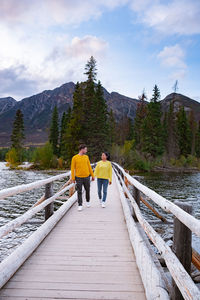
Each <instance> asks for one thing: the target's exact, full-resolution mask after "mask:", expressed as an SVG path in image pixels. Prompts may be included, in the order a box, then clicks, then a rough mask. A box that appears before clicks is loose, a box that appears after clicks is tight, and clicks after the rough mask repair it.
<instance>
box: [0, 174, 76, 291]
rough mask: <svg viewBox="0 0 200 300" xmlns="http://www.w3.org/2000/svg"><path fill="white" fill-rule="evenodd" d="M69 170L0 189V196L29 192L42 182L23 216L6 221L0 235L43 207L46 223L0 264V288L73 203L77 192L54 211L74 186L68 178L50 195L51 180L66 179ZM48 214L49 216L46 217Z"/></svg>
mask: <svg viewBox="0 0 200 300" xmlns="http://www.w3.org/2000/svg"><path fill="white" fill-rule="evenodd" d="M70 174H71V173H70V172H68V173H64V174H60V175H57V176H53V177H50V178H48V179H44V180H39V181H36V182H33V183H30V184H24V185H19V186H15V187H12V188H8V189H4V190H2V191H0V199H4V198H6V197H9V196H13V195H17V194H19V193H23V192H27V191H31V190H33V189H36V188H39V187H42V186H44V185H45V194H44V195H43V196H42V197H41V198H40V199H39V200H38V201H37V202H36V203H35V204H34V205H33V206H32V207H31V208H30V209H29V210H28V211H26V212H25V213H24V214H23V215H21V216H19V217H17V218H16V219H14V220H12V221H10V222H8V223H7V224H5V225H4V226H2V227H1V228H0V238H2V237H4V236H6V235H7V234H8V233H10V232H12V231H13V230H14V229H16V228H17V227H20V226H21V225H22V224H23V223H25V222H27V221H28V220H30V219H31V218H32V217H33V216H34V215H35V214H37V213H38V212H40V211H41V210H43V209H45V222H44V223H43V224H42V225H41V226H40V227H39V228H38V229H37V230H36V231H35V232H34V233H33V234H32V235H31V236H30V237H28V238H27V240H26V241H25V242H24V243H23V244H22V245H20V246H19V247H18V248H17V249H16V250H15V251H13V252H12V253H11V254H10V255H9V256H8V257H7V258H5V259H4V260H3V261H2V262H1V264H0V288H1V287H2V286H3V285H4V284H5V283H6V282H7V281H8V280H9V279H10V278H11V277H12V275H13V274H14V273H15V272H16V270H17V269H18V268H19V267H20V266H21V265H22V264H23V263H24V261H25V260H26V259H27V258H28V257H29V256H30V255H31V254H32V252H33V251H34V250H35V249H36V248H37V247H38V246H39V244H40V243H41V242H42V240H43V239H44V238H45V237H46V236H47V234H48V233H49V232H50V231H51V230H52V229H53V228H54V226H55V225H56V224H57V222H58V221H59V220H60V219H61V218H62V217H63V216H64V214H65V213H66V212H67V211H68V210H69V208H70V207H71V206H72V205H73V204H74V203H75V202H76V200H77V196H76V193H75V194H73V195H72V196H71V197H69V198H68V200H67V201H66V202H63V205H62V206H61V207H60V208H59V209H58V210H57V211H56V212H55V213H54V209H53V203H54V201H56V199H57V198H58V197H60V196H61V195H63V194H64V193H65V192H67V191H68V190H70V189H71V188H73V187H74V184H70V180H68V181H67V183H65V184H64V185H63V186H62V187H61V188H60V190H59V191H58V192H56V193H55V194H54V195H53V190H52V183H53V182H54V181H57V180H61V179H65V178H66V179H67V177H69V176H70ZM50 216H51V218H49V217H50Z"/></svg>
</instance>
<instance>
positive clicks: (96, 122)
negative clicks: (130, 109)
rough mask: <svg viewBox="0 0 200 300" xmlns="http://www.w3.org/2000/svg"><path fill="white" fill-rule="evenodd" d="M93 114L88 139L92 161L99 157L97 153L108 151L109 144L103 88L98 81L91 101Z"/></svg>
mask: <svg viewBox="0 0 200 300" xmlns="http://www.w3.org/2000/svg"><path fill="white" fill-rule="evenodd" d="M92 106H93V112H92V118H91V123H90V124H91V126H92V131H91V133H90V134H91V135H90V138H89V143H88V146H89V150H90V153H91V154H92V156H93V159H97V158H98V157H99V153H100V152H102V151H105V150H108V148H109V146H110V143H109V124H108V109H107V104H106V101H105V99H104V95H103V88H102V85H101V82H100V81H99V82H98V84H97V86H96V91H95V98H94V100H93V105H92Z"/></svg>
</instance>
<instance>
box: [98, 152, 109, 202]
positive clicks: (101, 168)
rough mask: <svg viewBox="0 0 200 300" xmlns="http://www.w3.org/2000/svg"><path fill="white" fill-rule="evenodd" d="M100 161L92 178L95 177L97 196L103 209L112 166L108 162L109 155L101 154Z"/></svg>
mask: <svg viewBox="0 0 200 300" xmlns="http://www.w3.org/2000/svg"><path fill="white" fill-rule="evenodd" d="M101 159H102V160H101V161H99V162H98V163H97V166H96V168H95V171H94V176H95V177H97V187H98V196H99V200H100V203H101V205H102V207H105V202H106V197H107V189H108V183H109V184H111V183H112V165H111V163H110V162H109V161H108V159H109V154H108V153H107V152H103V153H102V155H101ZM102 187H103V198H102Z"/></svg>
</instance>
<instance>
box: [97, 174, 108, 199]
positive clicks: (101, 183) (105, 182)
mask: <svg viewBox="0 0 200 300" xmlns="http://www.w3.org/2000/svg"><path fill="white" fill-rule="evenodd" d="M97 187H98V195H99V199H100V200H101V197H102V195H101V191H102V187H103V199H102V202H105V201H106V197H107V189H108V179H103V178H97Z"/></svg>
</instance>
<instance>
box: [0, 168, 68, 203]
mask: <svg viewBox="0 0 200 300" xmlns="http://www.w3.org/2000/svg"><path fill="white" fill-rule="evenodd" d="M70 174H71V172H70V171H69V172H67V173H64V174H59V175H56V176H52V177H49V178H47V179H42V180H38V181H35V182H31V183H28V184H21V185H17V186H14V187H11V188H8V189H3V190H1V191H0V199H4V198H6V197H10V196H13V195H16V194H19V193H23V192H27V191H30V190H33V189H36V188H39V187H41V186H43V185H45V184H47V183H50V182H52V181H55V180H60V179H63V178H65V177H67V176H69V175H70Z"/></svg>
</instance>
